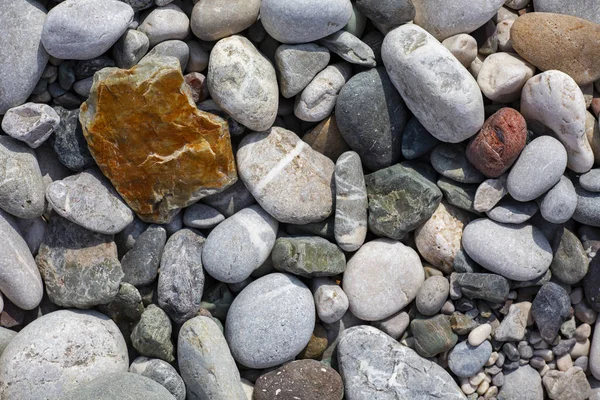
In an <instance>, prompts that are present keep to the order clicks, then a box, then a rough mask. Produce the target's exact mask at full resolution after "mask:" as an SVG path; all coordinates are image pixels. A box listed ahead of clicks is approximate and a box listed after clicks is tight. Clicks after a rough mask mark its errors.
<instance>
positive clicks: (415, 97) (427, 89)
mask: <svg viewBox="0 0 600 400" xmlns="http://www.w3.org/2000/svg"><path fill="white" fill-rule="evenodd" d="M381 57H382V59H383V64H384V65H385V69H386V70H387V72H388V74H389V76H390V79H391V80H392V82H393V83H394V86H395V87H396V89H397V90H398V92H399V93H400V95H401V96H402V98H403V99H404V101H405V103H406V105H407V106H408V108H409V109H410V110H411V111H412V112H413V114H414V115H415V116H416V117H417V119H418V120H419V122H421V124H423V126H424V127H425V129H427V130H428V131H429V132H431V134H432V135H433V136H435V137H436V138H438V139H439V140H441V141H444V142H451V143H458V142H462V141H463V140H465V139H468V138H469V137H471V136H473V135H475V134H476V133H477V132H478V131H479V129H480V128H481V126H482V125H483V122H484V112H483V97H482V95H481V91H480V90H479V86H478V85H477V82H476V81H475V79H474V78H473V76H471V74H470V73H469V72H468V71H467V70H466V69H465V67H463V66H462V64H461V63H460V62H459V61H458V60H457V59H456V57H454V56H453V55H452V53H451V52H450V50H448V49H447V48H446V47H444V46H443V45H442V44H441V43H440V42H438V41H437V40H436V39H435V38H434V37H433V36H431V35H430V34H429V33H427V32H426V31H425V30H424V29H423V28H421V27H419V26H417V25H403V26H401V27H399V28H396V29H394V30H393V31H391V32H390V33H389V34H387V35H386V37H385V39H384V40H383V45H382V47H381Z"/></svg>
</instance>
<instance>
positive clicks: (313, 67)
mask: <svg viewBox="0 0 600 400" xmlns="http://www.w3.org/2000/svg"><path fill="white" fill-rule="evenodd" d="M329 59H330V55H329V50H327V48H326V47H322V46H319V45H317V44H315V43H304V44H296V45H289V44H283V45H281V46H279V47H278V48H277V50H276V51H275V66H276V67H277V72H278V73H279V84H280V88H279V89H280V90H281V94H282V96H283V97H285V98H290V97H294V96H295V95H297V94H298V93H300V92H301V91H302V90H303V89H304V88H305V87H306V86H307V85H308V84H309V83H310V81H312V79H313V78H314V77H315V76H316V75H317V74H318V73H319V72H321V71H322V70H323V69H324V68H325V67H326V66H327V64H329Z"/></svg>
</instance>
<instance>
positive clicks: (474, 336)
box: [468, 324, 492, 362]
mask: <svg viewBox="0 0 600 400" xmlns="http://www.w3.org/2000/svg"><path fill="white" fill-rule="evenodd" d="M491 333H492V326H491V325H490V324H482V325H479V326H478V327H477V328H475V329H473V330H472V331H471V332H470V333H469V338H468V342H469V345H470V346H474V347H477V346H479V345H480V344H482V343H483V342H485V341H486V340H487V338H488V337H489V336H490V334H491ZM487 361H488V360H486V362H487Z"/></svg>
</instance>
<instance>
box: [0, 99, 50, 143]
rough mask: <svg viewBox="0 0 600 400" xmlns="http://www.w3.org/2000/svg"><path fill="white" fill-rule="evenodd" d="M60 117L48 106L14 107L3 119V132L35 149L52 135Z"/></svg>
mask: <svg viewBox="0 0 600 400" xmlns="http://www.w3.org/2000/svg"><path fill="white" fill-rule="evenodd" d="M59 123H60V117H59V116H58V114H57V113H56V111H54V109H53V108H52V107H50V106H49V105H47V104H36V103H25V104H23V105H20V106H17V107H13V108H11V109H9V110H8V111H7V112H6V115H5V116H4V118H3V119H2V130H3V131H4V132H5V133H6V134H7V135H9V136H12V137H13V138H15V139H18V140H20V141H22V142H25V143H27V145H28V146H29V147H31V148H32V149H35V148H37V147H39V146H40V145H41V144H42V143H44V141H45V140H46V139H48V137H49V136H50V135H51V134H52V132H53V131H54V129H55V128H56V127H57V126H58V124H59Z"/></svg>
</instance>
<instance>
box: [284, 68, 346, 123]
mask: <svg viewBox="0 0 600 400" xmlns="http://www.w3.org/2000/svg"><path fill="white" fill-rule="evenodd" d="M351 73H352V70H351V67H350V64H348V63H346V62H340V63H337V64H332V65H329V66H328V67H327V68H325V69H324V70H322V71H321V72H319V73H318V74H317V75H316V76H315V77H314V78H313V80H312V81H311V82H310V83H309V84H308V85H307V86H306V87H305V88H304V90H302V93H301V94H300V95H299V96H296V100H295V102H294V115H295V116H296V117H298V118H299V119H301V120H302V121H307V122H318V121H321V120H323V119H325V118H326V117H327V116H329V114H331V112H332V111H333V109H334V108H335V104H336V100H337V98H338V94H339V92H340V90H341V89H342V87H343V86H344V85H345V84H346V82H347V81H348V79H350V76H351Z"/></svg>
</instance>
